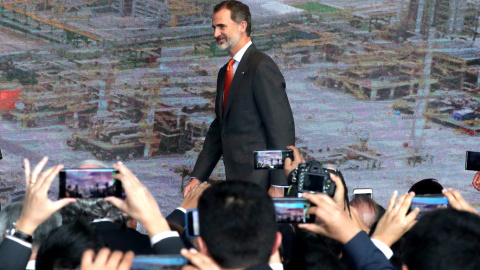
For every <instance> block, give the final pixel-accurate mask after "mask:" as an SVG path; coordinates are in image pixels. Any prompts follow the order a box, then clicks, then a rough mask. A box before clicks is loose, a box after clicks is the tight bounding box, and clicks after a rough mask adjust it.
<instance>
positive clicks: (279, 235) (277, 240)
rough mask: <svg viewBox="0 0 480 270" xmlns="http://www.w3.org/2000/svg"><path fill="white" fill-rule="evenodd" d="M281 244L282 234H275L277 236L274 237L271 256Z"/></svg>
mask: <svg viewBox="0 0 480 270" xmlns="http://www.w3.org/2000/svg"><path fill="white" fill-rule="evenodd" d="M281 244H282V234H281V233H280V232H277V236H276V237H275V243H274V244H273V249H272V254H271V255H273V254H275V252H277V251H278V249H279V248H280V245H281Z"/></svg>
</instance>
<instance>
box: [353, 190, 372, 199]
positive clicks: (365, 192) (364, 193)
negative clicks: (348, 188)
mask: <svg viewBox="0 0 480 270" xmlns="http://www.w3.org/2000/svg"><path fill="white" fill-rule="evenodd" d="M353 196H368V197H370V198H372V199H373V191H372V189H371V188H356V189H354V190H353Z"/></svg>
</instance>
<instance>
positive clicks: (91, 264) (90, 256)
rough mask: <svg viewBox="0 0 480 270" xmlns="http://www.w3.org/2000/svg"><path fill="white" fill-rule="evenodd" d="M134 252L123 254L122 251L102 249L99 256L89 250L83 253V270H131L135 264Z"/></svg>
mask: <svg viewBox="0 0 480 270" xmlns="http://www.w3.org/2000/svg"><path fill="white" fill-rule="evenodd" d="M134 256H135V255H134V254H133V252H131V251H129V252H127V253H125V255H124V254H123V252H121V251H115V252H110V250H109V249H108V248H102V249H101V250H100V251H99V252H98V254H97V256H95V252H93V250H91V249H89V250H86V251H85V252H83V256H82V264H81V265H80V269H81V270H129V269H130V267H131V266H132V263H133V258H134Z"/></svg>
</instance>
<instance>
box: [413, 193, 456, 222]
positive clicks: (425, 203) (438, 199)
mask: <svg viewBox="0 0 480 270" xmlns="http://www.w3.org/2000/svg"><path fill="white" fill-rule="evenodd" d="M448 206H449V204H448V199H447V198H446V197H444V196H433V195H424V196H415V197H414V198H413V200H412V204H411V205H410V211H412V210H413V209H415V208H417V207H418V208H419V209H420V213H419V214H418V216H417V219H419V218H420V217H422V216H423V215H425V214H426V213H429V212H432V211H435V210H438V209H445V208H448Z"/></svg>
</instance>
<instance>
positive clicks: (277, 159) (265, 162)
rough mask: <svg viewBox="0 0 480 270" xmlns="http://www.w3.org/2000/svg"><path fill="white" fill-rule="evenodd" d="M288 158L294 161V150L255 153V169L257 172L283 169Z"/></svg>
mask: <svg viewBox="0 0 480 270" xmlns="http://www.w3.org/2000/svg"><path fill="white" fill-rule="evenodd" d="M287 157H289V158H291V159H292V160H293V151H292V150H266V151H254V152H253V167H254V168H255V169H256V170H262V169H263V170H271V169H283V164H284V163H285V158H287Z"/></svg>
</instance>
